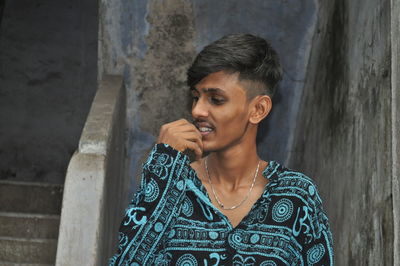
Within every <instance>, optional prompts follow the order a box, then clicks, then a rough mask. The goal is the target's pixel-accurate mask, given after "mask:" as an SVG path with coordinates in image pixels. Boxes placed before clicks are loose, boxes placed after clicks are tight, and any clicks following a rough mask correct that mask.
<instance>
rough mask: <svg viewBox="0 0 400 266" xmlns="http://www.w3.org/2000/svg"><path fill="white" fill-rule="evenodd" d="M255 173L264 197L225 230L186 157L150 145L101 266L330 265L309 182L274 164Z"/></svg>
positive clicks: (326, 231) (321, 216) (318, 204)
mask: <svg viewBox="0 0 400 266" xmlns="http://www.w3.org/2000/svg"><path fill="white" fill-rule="evenodd" d="M263 176H264V178H267V179H268V181H269V182H268V184H267V185H266V187H265V190H264V193H263V194H262V195H261V197H260V198H259V199H258V200H257V202H256V203H255V204H254V206H253V208H252V209H251V210H250V212H249V213H248V214H247V216H246V217H244V218H243V220H242V221H241V222H240V223H239V224H238V225H237V226H236V227H234V228H233V227H232V225H231V223H230V222H229V220H228V219H227V217H226V216H225V215H223V214H222V213H221V212H220V211H219V210H218V209H217V208H215V206H213V205H212V203H211V201H210V198H209V195H208V194H207V191H206V189H205V188H204V187H203V185H202V183H201V181H200V180H199V178H198V177H197V175H196V172H195V171H194V170H193V169H192V168H191V167H190V161H189V158H188V157H187V156H186V155H184V154H183V153H181V152H179V151H177V150H175V149H173V148H172V147H170V146H168V145H167V144H156V145H155V146H154V148H153V149H152V151H151V152H150V154H149V157H148V159H147V161H146V162H145V163H144V164H143V169H142V180H141V186H140V188H139V190H138V191H137V192H136V193H135V195H134V196H133V199H132V202H131V204H130V205H129V206H128V208H127V209H126V211H125V217H124V218H123V220H122V223H121V227H120V231H119V245H118V250H117V252H116V254H115V255H114V256H113V257H112V258H111V259H110V260H109V265H110V266H114V265H188V266H190V265H206V266H211V265H213V266H214V265H246V266H251V265H254V266H255V265H263V266H267V265H268V266H275V265H326V266H328V265H333V247H332V235H331V231H330V228H329V223H328V218H327V216H326V215H325V213H324V211H323V209H322V201H321V198H320V196H319V194H318V191H317V189H316V186H315V184H314V183H313V181H312V180H311V179H310V178H308V177H307V176H305V175H304V174H302V173H300V172H296V171H292V170H290V169H287V168H285V167H283V166H282V165H280V164H279V163H277V162H275V161H270V162H269V163H268V166H267V167H266V169H265V170H264V171H263Z"/></svg>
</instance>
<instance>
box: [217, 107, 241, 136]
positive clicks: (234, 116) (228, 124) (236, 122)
mask: <svg viewBox="0 0 400 266" xmlns="http://www.w3.org/2000/svg"><path fill="white" fill-rule="evenodd" d="M246 124H247V113H246V112H245V110H238V111H236V112H226V113H225V116H224V117H223V123H221V128H222V129H223V132H232V131H234V132H237V133H241V131H242V130H243V128H244V127H245V126H246Z"/></svg>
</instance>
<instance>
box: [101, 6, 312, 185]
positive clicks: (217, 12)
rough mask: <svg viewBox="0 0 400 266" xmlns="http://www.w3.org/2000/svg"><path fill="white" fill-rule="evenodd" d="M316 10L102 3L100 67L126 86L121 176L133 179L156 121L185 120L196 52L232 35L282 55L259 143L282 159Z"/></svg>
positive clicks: (267, 153)
mask: <svg viewBox="0 0 400 266" xmlns="http://www.w3.org/2000/svg"><path fill="white" fill-rule="evenodd" d="M316 10H317V9H316V3H315V2H314V0H301V1H262V0H252V1H239V0H235V1H211V0H196V1H194V0H164V1H160V0H149V1H144V0H138V1H122V0H102V1H101V9H100V14H101V16H100V17H101V22H100V25H101V26H100V27H101V28H100V35H101V38H100V47H99V49H100V54H101V56H100V58H101V59H100V62H99V69H101V71H102V72H104V73H112V74H118V73H123V74H124V77H125V82H126V84H127V105H128V107H127V111H128V114H127V116H128V135H129V137H128V150H129V158H128V160H129V164H130V167H129V169H128V173H129V174H130V175H131V176H135V175H136V174H137V171H138V168H139V167H138V166H139V165H140V164H139V162H140V161H141V160H142V159H143V156H145V155H146V153H147V151H148V149H149V148H150V147H151V146H152V144H153V143H154V141H155V138H156V136H157V135H158V130H159V128H160V126H161V125H162V124H164V123H166V122H171V121H173V120H176V119H179V118H182V117H184V118H187V119H190V113H189V112H188V106H189V98H188V97H187V95H188V94H187V87H186V85H185V80H186V70H187V68H188V67H189V65H190V63H191V62H192V61H193V59H194V57H195V55H196V53H197V52H199V51H200V50H201V49H202V47H204V45H206V44H208V43H210V42H212V41H214V40H216V39H218V38H220V37H222V36H223V35H225V34H228V33H236V32H248V33H253V34H256V35H259V36H262V37H265V38H267V39H269V40H270V41H271V43H272V44H273V46H274V47H275V48H276V49H277V50H278V52H279V54H280V55H281V58H282V63H283V66H284V70H285V77H284V80H283V82H282V83H281V85H280V88H279V89H278V93H277V95H276V97H275V98H274V103H275V106H274V110H273V113H272V114H271V116H270V117H269V119H268V120H267V121H266V123H264V124H263V126H262V129H261V134H260V142H259V146H260V153H261V154H260V155H261V156H262V157H263V158H266V159H275V160H278V161H282V162H284V161H285V160H286V158H287V154H288V152H289V149H290V143H291V135H290V132H292V131H293V130H292V129H293V126H294V124H295V119H296V115H297V108H298V104H299V102H298V100H299V98H300V95H301V92H302V87H303V84H304V77H305V69H306V66H307V62H308V58H309V50H310V43H311V38H312V33H313V32H314V26H315V23H316ZM132 189H134V188H132Z"/></svg>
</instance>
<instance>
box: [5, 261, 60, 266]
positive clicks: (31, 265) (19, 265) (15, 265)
mask: <svg viewBox="0 0 400 266" xmlns="http://www.w3.org/2000/svg"><path fill="white" fill-rule="evenodd" d="M0 266H54V264H42V263H40V264H38V263H15V262H9V261H0Z"/></svg>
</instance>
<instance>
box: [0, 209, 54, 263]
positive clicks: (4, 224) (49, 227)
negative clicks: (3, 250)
mask: <svg viewBox="0 0 400 266" xmlns="http://www.w3.org/2000/svg"><path fill="white" fill-rule="evenodd" d="M0 225H1V226H0V236H4V237H21V238H47V239H57V237H58V228H59V225H60V216H59V215H50V214H34V213H13V212H0ZM0 265H1V264H0Z"/></svg>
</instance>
